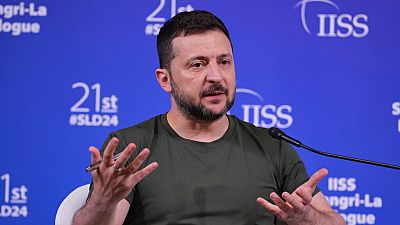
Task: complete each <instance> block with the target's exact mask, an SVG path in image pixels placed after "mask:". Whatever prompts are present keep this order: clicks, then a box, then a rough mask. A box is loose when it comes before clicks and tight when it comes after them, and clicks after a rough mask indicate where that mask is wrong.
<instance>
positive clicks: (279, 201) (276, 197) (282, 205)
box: [269, 192, 291, 212]
mask: <svg viewBox="0 0 400 225" xmlns="http://www.w3.org/2000/svg"><path fill="white" fill-rule="evenodd" d="M269 197H270V198H271V200H272V201H273V202H274V203H275V205H276V206H278V207H279V208H280V209H281V210H282V211H285V212H287V211H289V210H291V207H290V206H288V205H287V204H286V202H284V201H283V200H282V199H281V198H280V197H279V195H278V194H276V193H275V192H272V193H271V194H270V195H269Z"/></svg>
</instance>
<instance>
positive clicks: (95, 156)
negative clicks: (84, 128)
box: [89, 146, 101, 164]
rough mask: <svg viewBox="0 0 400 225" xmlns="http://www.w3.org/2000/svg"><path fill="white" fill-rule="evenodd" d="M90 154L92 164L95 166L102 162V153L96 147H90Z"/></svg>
mask: <svg viewBox="0 0 400 225" xmlns="http://www.w3.org/2000/svg"><path fill="white" fill-rule="evenodd" d="M89 152H90V158H91V164H94V163H97V162H100V161H101V156H100V152H99V150H98V149H97V148H96V147H94V146H90V147H89Z"/></svg>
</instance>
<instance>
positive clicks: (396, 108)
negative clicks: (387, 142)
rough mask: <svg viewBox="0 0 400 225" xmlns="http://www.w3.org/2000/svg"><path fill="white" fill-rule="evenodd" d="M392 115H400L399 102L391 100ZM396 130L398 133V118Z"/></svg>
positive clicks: (399, 120) (399, 121)
mask: <svg viewBox="0 0 400 225" xmlns="http://www.w3.org/2000/svg"><path fill="white" fill-rule="evenodd" d="M392 115H393V116H397V117H398V116H400V102H393V104H392ZM397 131H398V132H399V133H400V118H399V119H398V120H397Z"/></svg>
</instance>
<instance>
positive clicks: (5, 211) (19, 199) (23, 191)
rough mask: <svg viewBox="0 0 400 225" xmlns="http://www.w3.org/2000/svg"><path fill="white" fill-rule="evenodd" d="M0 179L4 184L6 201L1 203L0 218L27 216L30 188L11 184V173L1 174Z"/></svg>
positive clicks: (4, 199)
mask: <svg viewBox="0 0 400 225" xmlns="http://www.w3.org/2000/svg"><path fill="white" fill-rule="evenodd" d="M0 180H1V181H2V182H3V184H4V186H3V187H4V190H3V194H4V198H3V201H4V202H2V203H1V205H0V218H1V217H27V216H28V207H27V206H26V204H27V203H28V195H27V192H28V188H27V187H26V186H25V185H21V186H14V187H13V186H11V176H10V174H9V173H6V174H3V175H2V176H0ZM0 190H1V189H0ZM0 202H1V201H0Z"/></svg>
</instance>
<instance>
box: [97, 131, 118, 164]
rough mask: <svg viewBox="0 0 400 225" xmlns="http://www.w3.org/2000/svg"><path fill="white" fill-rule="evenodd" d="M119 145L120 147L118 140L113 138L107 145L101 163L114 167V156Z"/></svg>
mask: <svg viewBox="0 0 400 225" xmlns="http://www.w3.org/2000/svg"><path fill="white" fill-rule="evenodd" d="M117 145H118V138H115V137H113V138H111V140H110V141H109V142H108V144H107V147H106V149H105V150H104V154H103V161H102V163H101V164H102V165H106V166H110V165H114V159H113V155H114V151H115V148H116V147H117Z"/></svg>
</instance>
